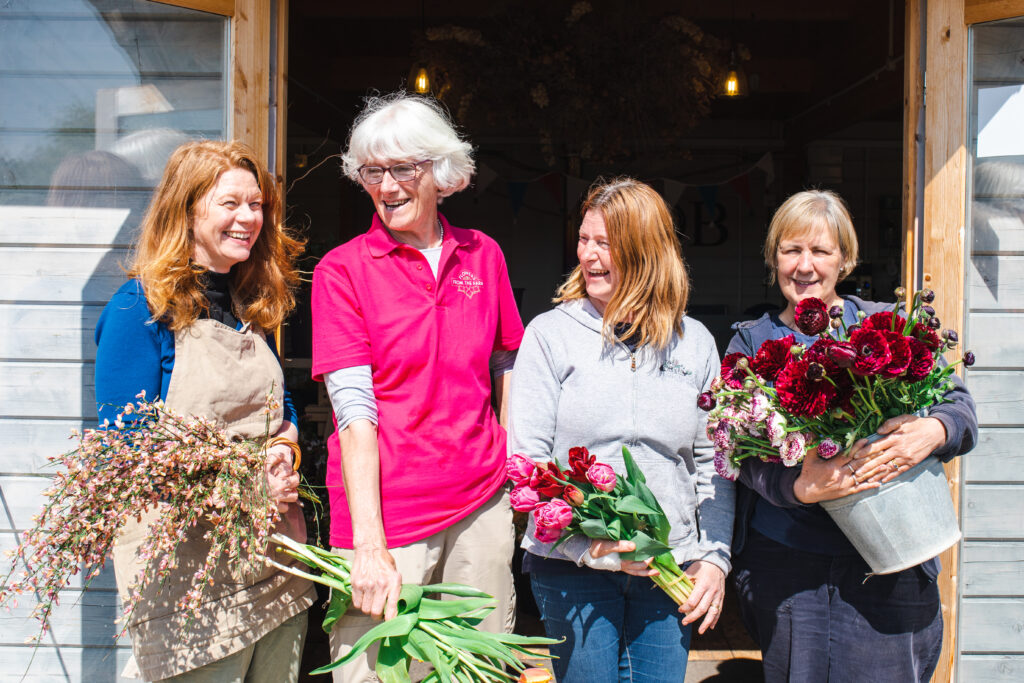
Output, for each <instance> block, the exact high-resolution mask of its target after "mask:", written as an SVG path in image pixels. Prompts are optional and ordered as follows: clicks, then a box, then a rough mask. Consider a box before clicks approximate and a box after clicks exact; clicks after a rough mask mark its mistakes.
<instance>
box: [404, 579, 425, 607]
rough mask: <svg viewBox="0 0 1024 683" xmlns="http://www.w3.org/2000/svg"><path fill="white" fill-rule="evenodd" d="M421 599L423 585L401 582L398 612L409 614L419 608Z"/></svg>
mask: <svg viewBox="0 0 1024 683" xmlns="http://www.w3.org/2000/svg"><path fill="white" fill-rule="evenodd" d="M422 599H423V587H422V586H417V585H416V584H414V583H406V584H402V592H401V593H400V594H399V596H398V613H399V614H410V613H412V612H416V611H418V610H419V608H420V600H422Z"/></svg>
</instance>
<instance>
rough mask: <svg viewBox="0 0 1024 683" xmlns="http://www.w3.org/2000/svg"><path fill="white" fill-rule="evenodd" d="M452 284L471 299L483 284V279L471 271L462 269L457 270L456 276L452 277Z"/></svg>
mask: <svg viewBox="0 0 1024 683" xmlns="http://www.w3.org/2000/svg"><path fill="white" fill-rule="evenodd" d="M452 284H453V285H454V286H455V289H457V290H459V291H460V292H462V293H463V294H465V295H466V298H469V299H472V298H473V295H474V294H476V293H477V292H479V291H480V288H481V287H483V286H484V281H483V280H481V279H480V278H478V277H477V276H476V275H473V273H472V272H471V271H468V270H463V271H460V272H459V274H458V276H457V277H453V278H452Z"/></svg>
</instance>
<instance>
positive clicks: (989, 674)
mask: <svg viewBox="0 0 1024 683" xmlns="http://www.w3.org/2000/svg"><path fill="white" fill-rule="evenodd" d="M1014 159H1015V160H1017V161H1018V162H1021V161H1024V160H1022V159H1021V158H1020V157H1015V158H1014ZM982 163H983V162H982ZM1015 194H1020V193H1019V192H1017V193H1015ZM974 209H975V218H974V225H973V228H974V229H973V230H972V231H971V235H969V237H968V239H970V240H971V241H970V242H969V244H970V249H969V253H970V255H969V260H968V264H967V271H968V281H967V288H966V292H965V299H966V306H967V325H966V327H967V329H966V332H967V334H966V342H967V346H968V347H969V348H970V349H972V350H973V351H974V352H975V354H976V355H977V357H978V363H977V365H976V366H974V367H973V368H971V369H969V370H968V371H967V375H966V382H967V387H968V389H969V390H970V392H971V394H972V395H973V396H974V398H975V400H976V401H977V405H978V420H979V423H980V425H981V433H980V438H979V442H978V446H977V448H975V450H974V451H973V452H971V453H970V454H968V455H966V456H965V457H964V458H963V470H962V472H963V482H964V483H963V484H962V486H963V489H962V493H963V495H962V500H963V503H962V509H961V513H962V520H963V532H964V542H963V551H962V553H961V558H960V563H961V565H960V573H959V574H960V577H961V583H960V587H959V590H960V611H959V613H960V618H959V625H958V627H959V631H958V634H959V635H958V638H959V639H958V643H959V650H960V661H959V666H958V672H959V673H958V678H959V680H960V681H963V682H964V683H976V682H977V683H982V682H989V681H991V682H995V681H1024V197H1021V196H1017V197H1005V196H1000V197H997V198H992V199H990V200H989V205H988V206H986V199H985V198H976V201H975V203H974Z"/></svg>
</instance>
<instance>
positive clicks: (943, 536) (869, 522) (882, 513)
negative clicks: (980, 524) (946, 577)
mask: <svg viewBox="0 0 1024 683" xmlns="http://www.w3.org/2000/svg"><path fill="white" fill-rule="evenodd" d="M819 505H821V507H823V508H825V510H826V511H827V512H828V514H829V515H831V516H832V519H833V520H835V523H836V524H837V525H838V526H839V529H840V530H841V531H842V532H843V534H845V535H846V538H848V539H849V540H850V543H852V544H853V547H854V548H856V549H857V552H859V553H860V556H861V557H863V558H864V561H865V562H867V563H868V566H870V567H871V571H872V572H873V573H875V574H892V573H895V572H898V571H902V570H904V569H907V568H909V567H913V566H915V565H918V564H921V563H922V562H924V561H926V560H929V559H931V558H933V557H935V556H936V555H938V554H939V553H941V552H942V551H943V550H945V549H946V548H948V547H950V546H951V545H953V544H954V543H956V542H957V541H959V540H960V535H961V534H960V527H959V525H958V524H957V516H956V510H954V509H953V501H952V499H951V498H950V496H949V485H948V484H947V483H946V473H945V471H944V470H943V469H942V462H941V461H940V460H939V459H938V458H935V457H932V456H928V457H927V458H925V459H924V460H923V461H921V462H920V463H919V464H917V465H915V466H914V467H912V468H910V469H909V470H907V471H906V472H904V473H903V474H901V475H900V476H899V477H897V478H896V479H893V480H892V481H889V482H886V483H885V484H882V485H881V486H880V487H879V488H876V489H869V490H867V491H860V492H858V493H853V494H850V495H849V496H845V497H843V498H837V499H836V500H827V501H822V502H821V503H819Z"/></svg>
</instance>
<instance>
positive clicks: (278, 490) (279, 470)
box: [266, 444, 299, 512]
mask: <svg viewBox="0 0 1024 683" xmlns="http://www.w3.org/2000/svg"><path fill="white" fill-rule="evenodd" d="M266 472H267V486H268V489H269V493H270V499H271V500H272V501H274V502H276V503H277V511H278V512H285V511H287V510H288V503H294V502H295V501H297V500H298V499H299V473H298V472H296V471H295V470H294V469H293V468H292V451H291V449H290V448H288V446H285V445H283V444H282V445H277V446H273V447H271V448H268V449H267V467H266Z"/></svg>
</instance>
